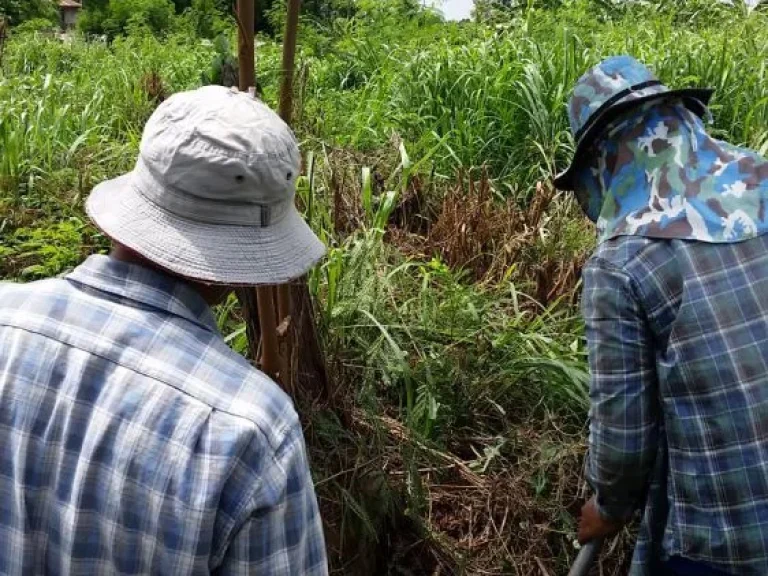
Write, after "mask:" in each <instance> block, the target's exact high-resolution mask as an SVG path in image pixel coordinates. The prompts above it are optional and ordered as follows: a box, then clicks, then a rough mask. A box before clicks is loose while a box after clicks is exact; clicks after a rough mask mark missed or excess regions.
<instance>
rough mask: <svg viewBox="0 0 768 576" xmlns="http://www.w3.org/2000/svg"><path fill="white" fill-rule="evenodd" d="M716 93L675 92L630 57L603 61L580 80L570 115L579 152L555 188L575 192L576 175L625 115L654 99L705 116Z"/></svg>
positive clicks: (570, 105)
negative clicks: (593, 148) (679, 102)
mask: <svg viewBox="0 0 768 576" xmlns="http://www.w3.org/2000/svg"><path fill="white" fill-rule="evenodd" d="M713 92H714V91H713V90H711V89H705V88H685V89H680V90H671V89H670V88H668V87H667V86H665V85H664V84H662V83H661V81H660V80H659V79H658V78H656V76H654V75H653V73H652V72H651V71H650V70H649V69H648V68H646V67H645V66H644V65H643V64H641V63H640V62H638V61H637V60H635V59H634V58H632V57H630V56H614V57H612V58H608V59H606V60H603V61H602V62H600V64H598V65H597V66H595V67H594V68H592V69H590V70H589V71H588V72H587V73H586V74H584V75H583V76H582V77H581V78H580V79H579V81H578V82H577V83H576V88H575V89H574V91H573V96H571V100H570V102H569V105H568V116H569V120H570V124H571V131H572V132H573V135H574V138H575V140H576V152H575V153H574V156H573V161H572V162H571V165H570V166H569V167H568V169H567V170H565V171H563V172H561V173H560V174H558V176H557V177H556V178H555V187H556V188H558V189H559V190H575V188H576V186H575V183H576V180H575V176H576V174H578V172H579V169H580V168H581V165H582V163H583V161H584V156H585V153H586V152H588V151H589V149H590V146H591V145H592V144H593V143H594V142H595V141H596V140H597V138H598V137H599V136H600V135H601V133H602V132H603V130H605V128H606V127H607V126H608V125H609V124H610V123H611V122H613V121H615V120H616V119H617V118H619V117H620V116H621V115H622V114H623V113H625V112H627V111H629V110H632V109H634V108H636V107H637V106H639V105H641V104H643V103H645V102H649V101H653V100H665V99H681V100H682V101H683V102H684V103H685V105H686V106H687V107H688V108H689V109H690V110H691V111H693V112H694V113H696V114H697V115H699V116H700V117H703V116H704V115H705V114H706V112H707V105H708V104H709V100H710V99H711V97H712V94H713Z"/></svg>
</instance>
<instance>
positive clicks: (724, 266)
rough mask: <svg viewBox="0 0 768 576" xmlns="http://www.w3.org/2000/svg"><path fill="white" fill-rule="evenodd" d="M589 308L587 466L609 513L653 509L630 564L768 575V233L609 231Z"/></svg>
mask: <svg viewBox="0 0 768 576" xmlns="http://www.w3.org/2000/svg"><path fill="white" fill-rule="evenodd" d="M583 306H584V316H585V319H586V323H587V338H588V342H589V356H590V367H591V371H592V385H591V396H592V411H591V435H590V458H589V461H588V477H589V479H590V482H591V483H592V484H593V487H594V488H595V490H596V492H597V495H598V504H599V506H600V508H601V511H602V513H603V514H604V515H605V516H607V517H613V518H626V517H628V516H629V515H630V514H631V513H632V511H634V510H635V509H637V508H640V507H644V509H645V514H644V517H643V522H642V525H641V528H640V534H639V538H638V542H637V546H636V549H635V555H634V561H633V566H632V572H631V574H648V575H653V574H657V573H659V572H658V565H657V562H658V560H659V559H665V558H667V557H669V556H683V557H686V558H689V559H691V560H694V561H698V562H701V563H705V564H708V565H710V566H712V567H714V568H718V569H720V570H722V571H725V572H726V573H730V574H740V575H741V574H744V575H755V576H757V575H761V576H764V575H766V574H768V236H763V237H760V238H756V239H753V240H749V241H746V242H741V243H738V244H704V243H699V242H690V241H682V240H671V241H662V240H651V239H647V238H640V237H622V238H617V239H615V240H611V241H608V242H605V243H603V244H601V245H600V247H599V248H598V250H597V252H596V253H595V255H594V256H593V258H592V259H591V260H590V262H589V263H588V265H587V266H586V268H585V271H584V298H583Z"/></svg>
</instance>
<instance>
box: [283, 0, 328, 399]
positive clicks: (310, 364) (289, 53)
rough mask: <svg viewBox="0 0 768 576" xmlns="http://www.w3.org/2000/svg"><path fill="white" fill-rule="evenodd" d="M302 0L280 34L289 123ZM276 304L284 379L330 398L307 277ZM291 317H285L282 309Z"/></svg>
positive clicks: (291, 7) (291, 1) (292, 6)
mask: <svg viewBox="0 0 768 576" xmlns="http://www.w3.org/2000/svg"><path fill="white" fill-rule="evenodd" d="M300 9H301V0H288V14H287V18H286V23H285V35H284V37H283V75H282V83H281V90H280V116H281V117H282V118H283V120H284V121H285V122H286V123H287V124H289V125H291V124H292V120H293V118H292V115H293V109H294V101H293V95H294V94H293V79H294V71H295V60H296V43H297V35H298V23H299V12H300ZM278 308H279V309H280V310H281V316H282V317H283V322H282V324H281V325H282V326H286V327H287V330H286V331H285V336H284V338H283V350H284V357H285V362H286V371H285V374H286V379H285V380H284V382H285V383H286V385H287V386H289V387H290V388H291V389H292V390H294V391H296V390H301V392H302V394H304V395H307V396H309V397H311V398H312V399H313V401H317V400H319V399H321V398H325V399H326V400H329V399H331V397H332V391H331V389H330V386H329V383H328V375H327V372H326V369H325V358H324V354H323V350H322V348H321V347H320V341H319V339H318V337H317V327H316V325H315V313H314V306H313V303H312V297H311V295H310V293H309V287H308V286H307V283H306V279H303V280H299V281H297V282H294V283H292V284H290V285H285V286H281V287H280V289H279V291H278ZM286 311H287V312H289V314H290V318H289V319H288V321H287V322H286V321H285V315H284V312H286Z"/></svg>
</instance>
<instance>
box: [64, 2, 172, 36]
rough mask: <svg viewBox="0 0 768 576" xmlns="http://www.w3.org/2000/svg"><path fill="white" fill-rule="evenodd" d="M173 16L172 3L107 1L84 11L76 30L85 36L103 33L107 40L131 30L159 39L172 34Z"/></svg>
mask: <svg viewBox="0 0 768 576" xmlns="http://www.w3.org/2000/svg"><path fill="white" fill-rule="evenodd" d="M174 14H175V8H174V5H173V2H171V0H110V2H109V4H108V5H106V6H104V7H99V6H96V7H93V8H89V9H86V10H85V13H84V14H83V15H82V17H81V18H80V22H79V27H80V29H81V30H82V31H83V32H85V33H87V34H106V35H107V36H109V37H110V38H114V37H115V36H119V35H122V34H126V33H128V32H131V31H133V32H141V31H148V32H151V33H153V34H155V35H157V36H161V35H164V34H167V33H168V32H170V31H171V29H172V26H173V24H174V20H175V18H174Z"/></svg>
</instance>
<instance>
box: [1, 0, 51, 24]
mask: <svg viewBox="0 0 768 576" xmlns="http://www.w3.org/2000/svg"><path fill="white" fill-rule="evenodd" d="M56 13H57V8H56V4H55V3H54V1H53V0H0V14H2V15H5V16H6V17H7V18H8V20H9V21H10V23H11V25H12V26H15V25H17V24H21V23H22V22H24V21H25V20H31V19H33V18H44V19H47V20H51V21H53V20H55V19H56Z"/></svg>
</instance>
